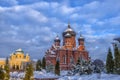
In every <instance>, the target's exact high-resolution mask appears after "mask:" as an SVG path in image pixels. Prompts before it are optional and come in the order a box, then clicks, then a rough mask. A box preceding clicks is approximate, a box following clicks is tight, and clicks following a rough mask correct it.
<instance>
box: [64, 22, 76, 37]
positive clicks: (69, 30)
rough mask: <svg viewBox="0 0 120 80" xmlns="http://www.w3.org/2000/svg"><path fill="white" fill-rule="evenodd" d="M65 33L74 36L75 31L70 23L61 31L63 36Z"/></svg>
mask: <svg viewBox="0 0 120 80" xmlns="http://www.w3.org/2000/svg"><path fill="white" fill-rule="evenodd" d="M67 33H69V34H71V36H76V33H75V31H74V30H73V29H72V28H71V27H70V24H68V28H67V29H66V30H65V31H64V32H63V36H65V35H66V34H67Z"/></svg>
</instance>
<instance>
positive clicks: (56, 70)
mask: <svg viewBox="0 0 120 80" xmlns="http://www.w3.org/2000/svg"><path fill="white" fill-rule="evenodd" d="M55 74H57V75H60V64H59V61H58V60H57V61H56V65H55Z"/></svg>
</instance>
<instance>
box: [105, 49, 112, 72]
mask: <svg viewBox="0 0 120 80" xmlns="http://www.w3.org/2000/svg"><path fill="white" fill-rule="evenodd" d="M106 70H107V73H113V71H114V60H113V56H112V52H111V49H110V48H109V50H108V54H107V60H106Z"/></svg>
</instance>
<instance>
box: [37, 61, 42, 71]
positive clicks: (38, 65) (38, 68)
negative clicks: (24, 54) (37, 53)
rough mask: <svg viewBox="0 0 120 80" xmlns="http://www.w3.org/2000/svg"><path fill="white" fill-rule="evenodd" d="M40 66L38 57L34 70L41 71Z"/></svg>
mask: <svg viewBox="0 0 120 80" xmlns="http://www.w3.org/2000/svg"><path fill="white" fill-rule="evenodd" d="M41 68H42V63H41V60H40V59H39V60H38V61H37V63H36V70H37V71H41Z"/></svg>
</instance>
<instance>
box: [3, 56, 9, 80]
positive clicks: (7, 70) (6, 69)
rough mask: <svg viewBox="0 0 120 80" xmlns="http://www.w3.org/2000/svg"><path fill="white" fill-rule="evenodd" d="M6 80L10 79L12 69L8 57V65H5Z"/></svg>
mask: <svg viewBox="0 0 120 80" xmlns="http://www.w3.org/2000/svg"><path fill="white" fill-rule="evenodd" d="M4 70H5V80H9V79H10V68H9V60H8V57H7V58H6V64H5V68H4Z"/></svg>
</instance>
